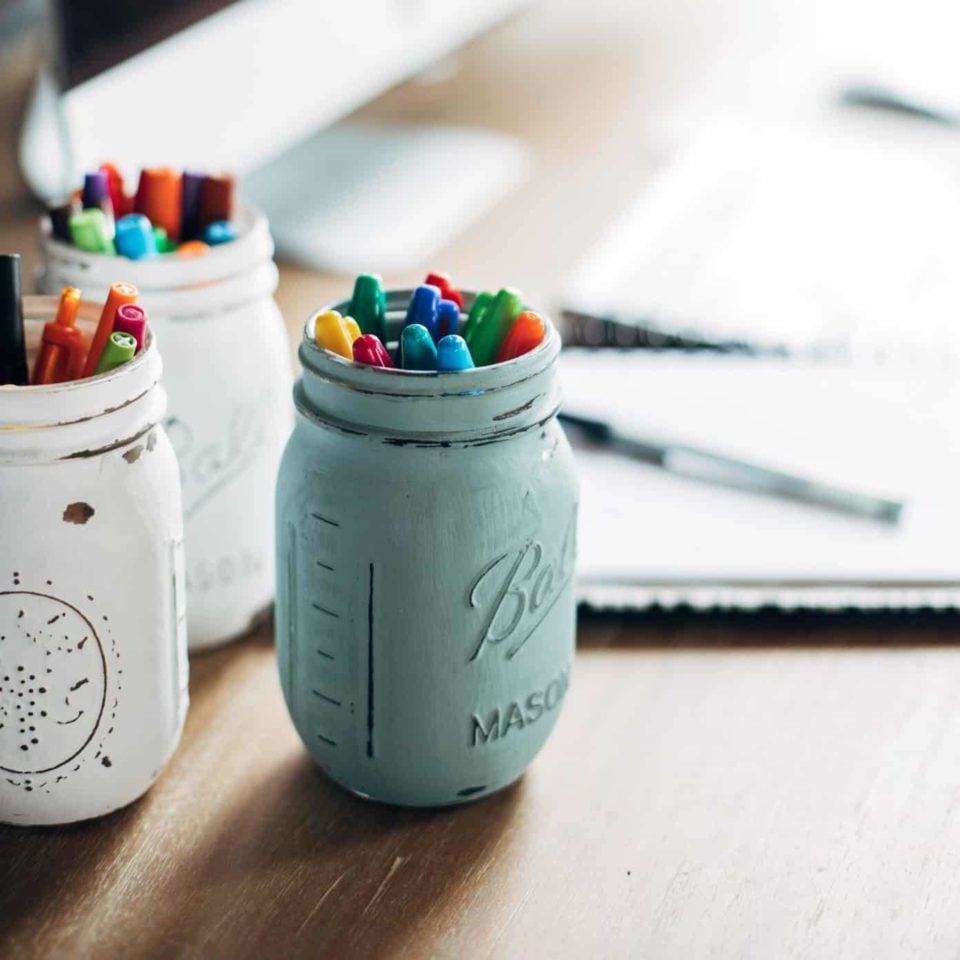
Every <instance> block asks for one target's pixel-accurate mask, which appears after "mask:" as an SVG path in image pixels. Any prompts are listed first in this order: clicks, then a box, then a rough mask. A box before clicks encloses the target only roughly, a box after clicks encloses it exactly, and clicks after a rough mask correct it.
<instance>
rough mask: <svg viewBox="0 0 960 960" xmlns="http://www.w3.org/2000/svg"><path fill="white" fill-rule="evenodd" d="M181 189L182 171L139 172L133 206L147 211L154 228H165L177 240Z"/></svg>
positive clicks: (148, 170)
mask: <svg viewBox="0 0 960 960" xmlns="http://www.w3.org/2000/svg"><path fill="white" fill-rule="evenodd" d="M180 191H181V183H180V174H179V173H177V172H176V170H171V169H170V168H169V167H150V168H148V169H146V170H143V171H141V173H140V184H139V186H138V187H137V197H136V199H135V200H134V203H133V209H134V210H135V211H136V212H137V213H142V214H144V216H146V217H147V219H149V221H150V222H151V223H152V224H153V225H154V226H155V227H163V229H164V230H166V232H167V236H168V237H169V238H170V239H171V240H175V239H176V238H177V237H179V236H180V217H181V210H180ZM157 247H158V249H159V248H160V244H157Z"/></svg>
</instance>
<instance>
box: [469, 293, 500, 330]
mask: <svg viewBox="0 0 960 960" xmlns="http://www.w3.org/2000/svg"><path fill="white" fill-rule="evenodd" d="M491 303H493V294H492V293H490V292H489V291H487V290H482V291H481V292H480V293H478V294H477V295H476V296H475V297H474V298H473V306H472V307H470V312H469V313H468V314H467V322H466V323H465V324H464V325H463V338H464V340H466V339H468V338H469V337H470V334H471V333H472V332H473V330H474V328H475V327H476V326H477V324H479V323H480V319H481V317H483V315H484V314H485V313H486V312H487V307H489V306H490V304H491Z"/></svg>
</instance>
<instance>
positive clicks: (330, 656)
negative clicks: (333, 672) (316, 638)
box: [317, 647, 337, 660]
mask: <svg viewBox="0 0 960 960" xmlns="http://www.w3.org/2000/svg"><path fill="white" fill-rule="evenodd" d="M317 653H319V654H320V656H321V657H325V658H326V659H327V660H336V659H337V658H336V657H335V656H334V655H333V654H332V653H327V651H326V650H321V649H320V648H319V647H317Z"/></svg>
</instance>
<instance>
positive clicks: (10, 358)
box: [0, 253, 29, 387]
mask: <svg viewBox="0 0 960 960" xmlns="http://www.w3.org/2000/svg"><path fill="white" fill-rule="evenodd" d="M28 383H29V377H28V373H27V349H26V344H25V342H24V338H23V303H22V301H21V298H20V257H19V255H18V254H16V253H3V254H0V386H3V385H5V384H13V385H14V386H18V387H25V386H26V385H27V384H28Z"/></svg>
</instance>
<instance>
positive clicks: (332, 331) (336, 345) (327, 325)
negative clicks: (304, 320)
mask: <svg viewBox="0 0 960 960" xmlns="http://www.w3.org/2000/svg"><path fill="white" fill-rule="evenodd" d="M313 339H314V340H315V341H316V343H317V346H318V347H323V349H324V350H329V351H330V352H331V353H336V354H339V355H340V356H341V357H345V358H346V359H347V360H352V359H353V341H354V339H355V337H353V336H352V334H351V331H350V328H349V327H348V326H347V324H346V322H345V320H344V319H343V317H341V316H340V314H339V313H337V311H336V310H328V311H327V312H326V313H321V314H318V315H317V317H316V318H315V319H314V321H313Z"/></svg>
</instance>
